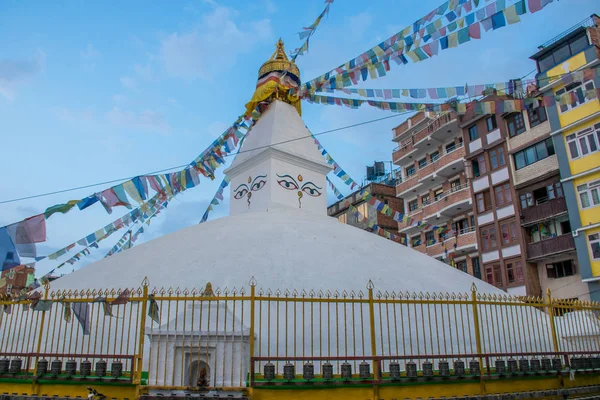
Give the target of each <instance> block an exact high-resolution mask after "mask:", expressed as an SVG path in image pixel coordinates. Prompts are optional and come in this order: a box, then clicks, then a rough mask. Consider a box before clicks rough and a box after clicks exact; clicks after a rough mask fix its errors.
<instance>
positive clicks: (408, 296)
mask: <svg viewBox="0 0 600 400" xmlns="http://www.w3.org/2000/svg"><path fill="white" fill-rule="evenodd" d="M404 297H406V299H407V300H408V299H410V293H409V292H408V290H407V291H406V293H405V294H404Z"/></svg>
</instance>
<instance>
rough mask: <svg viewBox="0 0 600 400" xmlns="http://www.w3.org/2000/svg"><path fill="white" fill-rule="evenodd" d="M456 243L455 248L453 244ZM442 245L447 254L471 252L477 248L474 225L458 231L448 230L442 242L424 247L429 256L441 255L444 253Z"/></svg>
mask: <svg viewBox="0 0 600 400" xmlns="http://www.w3.org/2000/svg"><path fill="white" fill-rule="evenodd" d="M455 243H456V249H455V248H454V244H455ZM444 245H445V247H446V250H448V254H451V253H454V257H457V256H461V255H464V254H468V253H472V252H473V251H476V250H477V237H476V235H475V227H471V228H466V229H462V230H460V231H459V232H458V235H457V234H456V232H455V231H453V232H448V234H447V235H446V239H445V240H444V241H443V242H440V241H438V242H436V243H433V244H430V245H429V246H427V247H426V252H427V255H429V256H431V257H442V256H444V255H445V251H444Z"/></svg>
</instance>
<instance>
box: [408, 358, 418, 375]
mask: <svg viewBox="0 0 600 400" xmlns="http://www.w3.org/2000/svg"><path fill="white" fill-rule="evenodd" d="M406 376H407V377H409V378H413V379H414V378H416V377H417V364H416V363H415V362H414V361H409V362H407V363H406Z"/></svg>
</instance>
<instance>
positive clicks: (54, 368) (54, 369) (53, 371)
mask: <svg viewBox="0 0 600 400" xmlns="http://www.w3.org/2000/svg"><path fill="white" fill-rule="evenodd" d="M61 372H62V361H61V360H53V361H52V363H51V364H50V375H52V376H53V377H55V378H56V377H57V376H59V375H60V373H61Z"/></svg>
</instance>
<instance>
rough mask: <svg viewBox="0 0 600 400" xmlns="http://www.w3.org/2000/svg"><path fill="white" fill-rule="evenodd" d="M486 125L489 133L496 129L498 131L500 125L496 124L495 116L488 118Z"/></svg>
mask: <svg viewBox="0 0 600 400" xmlns="http://www.w3.org/2000/svg"><path fill="white" fill-rule="evenodd" d="M485 123H486V125H487V130H488V132H491V131H493V130H494V129H496V128H497V127H498V125H497V124H496V117H495V116H493V117H488V118H487V119H486V120H485Z"/></svg>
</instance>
